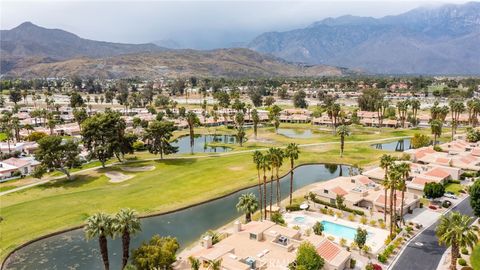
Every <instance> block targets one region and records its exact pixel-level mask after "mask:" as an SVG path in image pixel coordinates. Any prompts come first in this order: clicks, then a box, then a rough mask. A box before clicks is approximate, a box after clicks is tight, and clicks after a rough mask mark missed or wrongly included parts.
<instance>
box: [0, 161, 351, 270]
mask: <svg viewBox="0 0 480 270" xmlns="http://www.w3.org/2000/svg"><path fill="white" fill-rule="evenodd" d="M308 165H337V166H351V165H350V164H345V163H318V162H309V163H302V164H299V165H296V166H295V167H294V168H293V170H295V169H297V168H300V167H302V166H308ZM290 172H291V170H288V172H286V173H284V174H283V175H281V176H280V177H281V178H283V177H285V176H288V175H289V174H290ZM274 181H275V180H274ZM267 182H271V181H267ZM256 186H258V184H254V185H248V186H245V187H242V188H240V189H236V190H233V191H231V192H228V193H226V194H224V195H221V196H217V197H214V198H211V199H208V200H205V201H201V202H198V203H193V204H189V205H186V206H184V207H180V208H176V209H172V210H168V211H163V212H153V213H149V214H145V215H140V218H141V219H145V218H149V217H158V216H163V215H167V214H172V213H175V212H180V211H183V210H186V209H189V208H193V207H195V206H199V205H202V204H207V203H209V202H213V201H216V200H220V199H223V198H225V197H228V196H230V195H233V194H235V193H237V192H240V191H242V190H246V189H250V188H253V187H256ZM83 227H84V225H77V226H73V227H70V228H66V229H63V230H60V231H56V232H52V233H48V234H45V235H42V236H40V237H36V238H34V239H32V240H29V241H27V242H25V243H23V244H21V245H19V246H18V247H16V248H14V249H13V250H12V251H10V252H9V253H8V254H7V255H6V257H5V259H3V260H2V263H1V265H0V269H1V270H3V269H5V267H7V264H8V260H9V259H11V258H12V257H13V256H14V255H15V253H16V252H18V251H20V250H21V249H23V248H25V247H27V246H29V245H31V244H33V243H35V242H38V241H41V240H44V239H47V238H50V237H53V236H57V235H59V234H63V233H67V232H71V231H74V230H78V229H81V228H83Z"/></svg>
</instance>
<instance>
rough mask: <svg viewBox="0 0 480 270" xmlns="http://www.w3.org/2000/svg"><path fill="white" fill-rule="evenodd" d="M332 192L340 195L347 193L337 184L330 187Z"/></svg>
mask: <svg viewBox="0 0 480 270" xmlns="http://www.w3.org/2000/svg"><path fill="white" fill-rule="evenodd" d="M332 192H334V193H335V194H337V195H340V196H345V195H347V194H348V192H347V191H346V190H345V189H343V188H341V187H339V186H336V187H334V188H333V189H332Z"/></svg>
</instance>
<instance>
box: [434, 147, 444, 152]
mask: <svg viewBox="0 0 480 270" xmlns="http://www.w3.org/2000/svg"><path fill="white" fill-rule="evenodd" d="M433 150H435V151H437V152H442V151H443V150H442V147H440V146H439V145H435V146H434V147H433Z"/></svg>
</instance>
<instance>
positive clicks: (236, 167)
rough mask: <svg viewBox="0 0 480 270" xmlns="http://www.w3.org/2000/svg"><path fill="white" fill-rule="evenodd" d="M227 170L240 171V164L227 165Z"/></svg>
mask: <svg viewBox="0 0 480 270" xmlns="http://www.w3.org/2000/svg"><path fill="white" fill-rule="evenodd" d="M228 169H229V170H231V171H241V170H243V167H242V166H234V167H228Z"/></svg>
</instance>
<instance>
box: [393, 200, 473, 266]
mask: <svg viewBox="0 0 480 270" xmlns="http://www.w3.org/2000/svg"><path fill="white" fill-rule="evenodd" d="M453 211H458V212H460V213H462V214H467V215H469V216H473V210H472V208H471V207H470V198H469V197H466V198H465V199H464V200H463V201H462V202H461V203H460V204H458V205H457V206H455V207H454V208H453ZM437 224H438V220H437V221H436V222H435V223H434V224H432V225H430V227H428V228H427V229H425V230H424V231H423V232H422V233H420V234H419V235H417V236H416V237H415V238H414V239H413V240H412V241H411V242H410V243H409V244H408V245H407V247H406V248H405V250H404V251H403V253H402V254H401V255H400V257H399V258H398V259H397V261H396V262H394V264H393V266H392V267H390V268H389V269H395V270H405V269H408V270H426V269H437V266H438V264H439V263H440V260H441V258H442V255H443V253H444V252H445V251H446V250H447V247H445V246H440V245H439V244H438V239H437V237H436V236H435V229H436V227H437Z"/></svg>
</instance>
